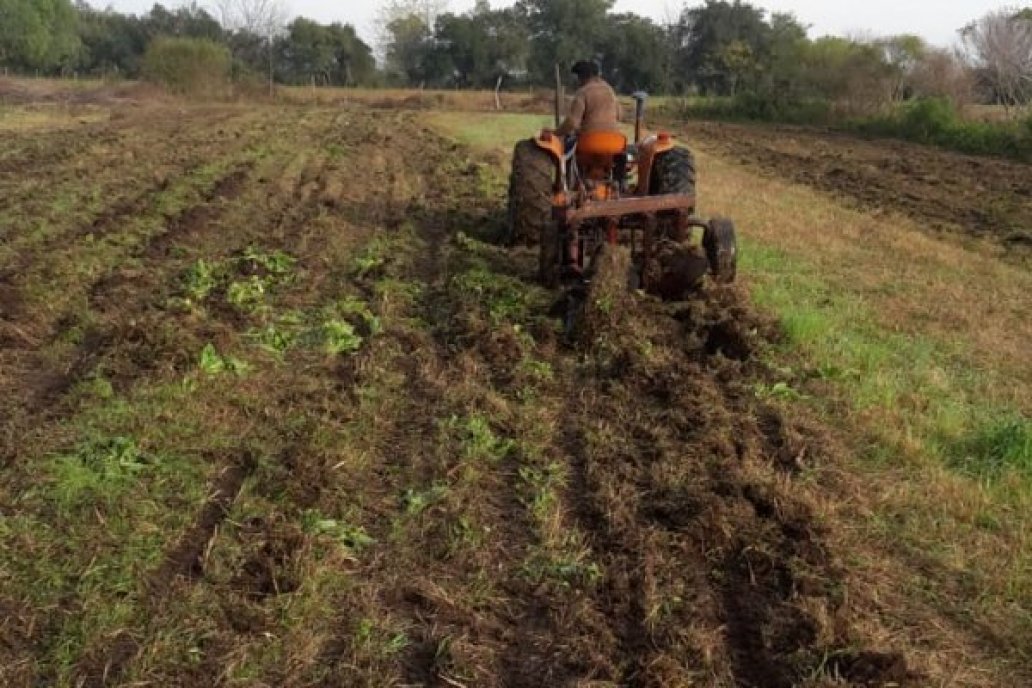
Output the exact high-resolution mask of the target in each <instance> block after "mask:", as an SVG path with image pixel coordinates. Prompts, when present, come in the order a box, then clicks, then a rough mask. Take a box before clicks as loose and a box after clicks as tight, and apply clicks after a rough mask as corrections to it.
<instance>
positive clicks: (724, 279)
mask: <svg viewBox="0 0 1032 688" xmlns="http://www.w3.org/2000/svg"><path fill="white" fill-rule="evenodd" d="M702 247H703V248H704V249H705V250H706V259H707V260H708V261H709V266H710V275H712V276H713V280H714V281H715V282H718V283H719V284H730V283H731V282H734V281H735V274H736V273H737V272H738V241H737V239H736V238H735V225H734V223H733V222H731V220H728V219H727V218H725V217H716V218H713V219H712V220H710V223H709V226H708V227H706V231H705V232H704V233H703V235H702Z"/></svg>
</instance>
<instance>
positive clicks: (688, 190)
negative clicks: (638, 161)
mask: <svg viewBox="0 0 1032 688" xmlns="http://www.w3.org/2000/svg"><path fill="white" fill-rule="evenodd" d="M663 194H691V195H695V156H693V155H692V152H691V151H690V150H688V149H687V148H671V149H670V150H668V151H666V152H665V153H660V154H659V155H657V156H656V159H655V161H654V162H653V163H652V176H651V178H650V179H649V195H651V196H659V195H663Z"/></svg>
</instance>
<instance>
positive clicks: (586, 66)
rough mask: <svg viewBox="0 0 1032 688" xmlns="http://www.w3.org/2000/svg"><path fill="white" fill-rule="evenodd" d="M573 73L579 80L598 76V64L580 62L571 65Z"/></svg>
mask: <svg viewBox="0 0 1032 688" xmlns="http://www.w3.org/2000/svg"><path fill="white" fill-rule="evenodd" d="M572 71H573V73H574V74H576V75H577V76H578V77H580V78H581V79H590V78H591V77H593V76H598V75H599V68H598V63H597V62H595V61H594V60H581V61H580V62H578V63H577V64H575V65H573V70H572Z"/></svg>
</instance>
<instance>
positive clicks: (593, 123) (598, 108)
mask: <svg viewBox="0 0 1032 688" xmlns="http://www.w3.org/2000/svg"><path fill="white" fill-rule="evenodd" d="M619 122H620V101H619V100H617V98H616V92H614V91H613V88H612V87H611V86H610V85H609V84H607V83H606V82H605V81H603V80H602V79H599V78H597V77H596V78H594V79H591V80H590V81H589V82H588V83H586V84H584V85H583V86H581V87H580V88H579V89H577V93H575V94H574V96H573V105H572V106H571V107H570V118H569V123H570V124H571V125H572V126H573V129H574V130H575V131H577V132H580V133H584V132H588V131H618V130H619Z"/></svg>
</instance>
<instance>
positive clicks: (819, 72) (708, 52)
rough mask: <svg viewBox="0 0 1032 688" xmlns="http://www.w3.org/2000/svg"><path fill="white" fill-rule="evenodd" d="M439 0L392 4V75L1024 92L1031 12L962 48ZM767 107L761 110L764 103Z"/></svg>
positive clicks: (689, 14)
mask: <svg viewBox="0 0 1032 688" xmlns="http://www.w3.org/2000/svg"><path fill="white" fill-rule="evenodd" d="M445 5H446V3H443V2H442V1H441V0H388V2H386V3H385V4H384V6H383V11H382V12H381V17H380V25H381V26H382V27H384V33H383V35H382V36H381V39H380V42H381V47H382V52H383V57H384V70H385V72H386V76H387V78H389V79H391V80H393V81H395V82H397V83H399V84H403V85H408V86H433V87H473V88H487V87H490V86H493V85H494V84H496V83H497V82H498V80H499V79H502V80H511V81H516V82H529V83H531V84H539V85H549V84H551V83H552V82H553V80H554V77H553V69H554V66H555V65H556V64H557V63H558V64H560V65H566V66H568V65H570V64H572V63H573V62H574V61H575V60H577V59H583V58H585V57H589V58H593V59H595V60H596V61H597V62H598V63H599V65H600V66H601V69H602V73H603V75H604V76H605V77H606V79H607V80H609V81H610V82H611V83H612V84H613V85H614V87H616V89H617V90H618V91H621V92H624V93H630V92H632V91H635V90H646V91H650V92H653V93H661V94H677V95H688V94H690V95H701V96H718V97H734V98H739V99H740V100H741V101H742V102H743V103H745V104H746V105H749V104H751V107H754V108H756V109H759V110H764V109H766V110H774V111H776V110H785V109H790V108H796V109H798V108H800V107H803V106H804V105H805V104H806V103H822V104H826V105H827V104H831V105H833V106H834V107H837V108H841V109H844V110H848V111H850V112H855V113H863V112H865V111H870V110H876V109H879V108H881V107H883V106H884V105H885V104H887V103H898V102H901V101H904V100H909V99H914V98H921V97H934V98H941V99H945V100H947V101H949V102H951V103H954V104H961V103H964V102H968V101H971V100H981V101H984V102H996V103H1003V104H1005V105H1008V106H1010V105H1022V104H1027V103H1028V102H1029V101H1030V100H1032V8H1026V9H1024V10H1019V9H1006V8H1004V9H1001V10H998V11H995V12H991V13H989V14H987V15H986V16H984V17H982V18H979V19H975V20H973V21H972V22H971V24H969V25H967V26H965V27H959V28H958V39H959V44H958V45H957V46H954V47H951V48H940V47H935V46H932V45H929V44H928V43H927V42H926V41H924V40H923V39H922V38H920V37H919V36H916V35H900V36H891V37H886V38H843V37H835V36H825V37H819V38H811V37H810V36H809V27H808V26H806V25H805V24H804V23H802V22H801V21H800V20H799V19H798V18H797V17H795V16H794V15H792V14H786V13H773V14H768V13H767V12H766V11H765V10H764V9H762V8H760V7H757V6H755V5H752V4H750V3H748V2H742V1H740V0H733V1H730V2H728V1H725V0H705V2H701V3H700V2H696V3H688V4H686V5H685V6H683V8H682V9H681V11H680V12H679V14H677V16H676V17H673V18H671V19H670V20H668V21H667V22H665V23H659V22H656V21H653V20H651V19H649V18H647V17H642V16H638V15H635V14H630V13H616V12H613V7H614V0H519V2H517V3H515V5H514V6H512V7H508V8H503V9H494V8H492V6H491V5H490V3H489V2H487V0H478V2H477V3H476V6H475V7H474V8H473V9H472V10H471V11H469V12H467V13H465V14H458V15H457V14H453V13H449V12H444V11H443V7H444V6H445ZM757 114H758V115H762V114H763V113H762V112H758V113H757Z"/></svg>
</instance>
